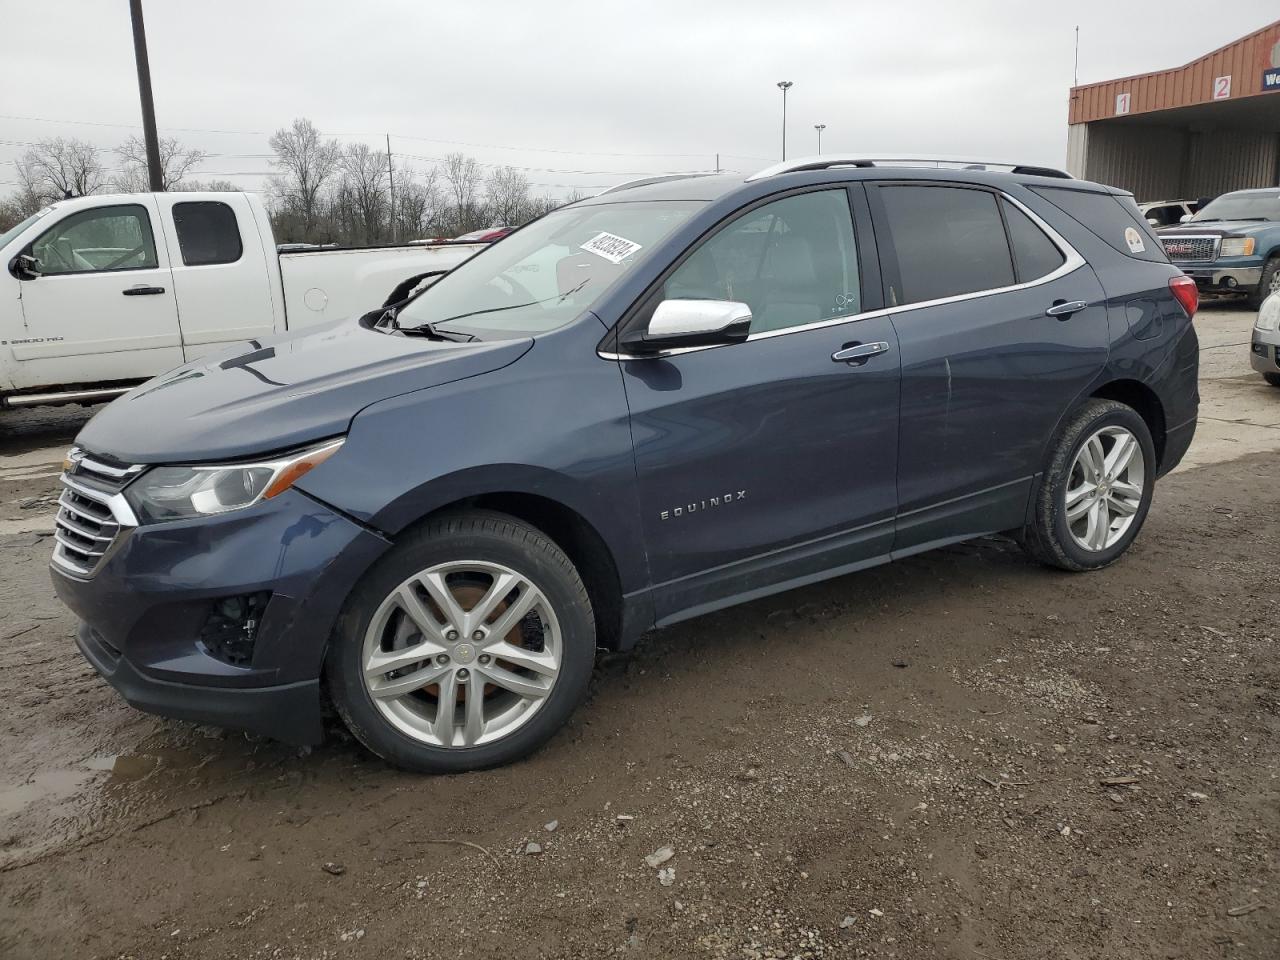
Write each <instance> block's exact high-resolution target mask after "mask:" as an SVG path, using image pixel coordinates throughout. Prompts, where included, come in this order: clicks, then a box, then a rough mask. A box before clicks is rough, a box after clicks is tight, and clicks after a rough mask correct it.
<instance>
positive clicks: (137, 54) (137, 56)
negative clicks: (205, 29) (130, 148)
mask: <svg viewBox="0 0 1280 960" xmlns="http://www.w3.org/2000/svg"><path fill="white" fill-rule="evenodd" d="M129 15H130V16H131V17H132V18H133V58H134V60H136V61H137V63H138V97H139V99H140V100H141V101H142V135H143V138H144V139H145V140H146V142H147V173H148V175H149V177H150V180H151V190H152V192H153V193H162V192H164V171H163V170H162V169H161V168H160V138H159V137H158V136H157V135H156V105H155V102H154V101H153V100H152V99H151V64H150V62H149V61H148V60H147V29H146V27H145V26H143V23H142V0H129Z"/></svg>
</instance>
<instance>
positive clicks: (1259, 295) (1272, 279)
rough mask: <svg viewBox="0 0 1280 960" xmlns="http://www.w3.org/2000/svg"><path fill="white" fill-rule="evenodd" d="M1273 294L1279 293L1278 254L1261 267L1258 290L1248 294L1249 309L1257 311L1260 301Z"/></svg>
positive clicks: (1279, 262) (1279, 271)
mask: <svg viewBox="0 0 1280 960" xmlns="http://www.w3.org/2000/svg"><path fill="white" fill-rule="evenodd" d="M1273 293H1280V254H1277V255H1273V256H1272V257H1270V258H1269V259H1268V260H1267V262H1266V263H1264V264H1263V265H1262V276H1261V277H1260V278H1259V279H1258V288H1257V289H1256V290H1254V291H1253V292H1252V293H1251V294H1249V308H1250V309H1251V310H1257V309H1258V308H1259V307H1261V306H1262V301H1263V300H1265V299H1267V297H1269V296H1271V294H1273Z"/></svg>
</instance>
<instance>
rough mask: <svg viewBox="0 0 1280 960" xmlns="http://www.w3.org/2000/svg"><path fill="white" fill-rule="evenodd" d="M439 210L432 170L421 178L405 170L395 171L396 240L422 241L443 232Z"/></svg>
mask: <svg viewBox="0 0 1280 960" xmlns="http://www.w3.org/2000/svg"><path fill="white" fill-rule="evenodd" d="M443 206H444V205H443V203H442V202H441V197H440V184H439V174H438V173H437V172H436V168H435V167H432V168H431V169H430V171H428V172H427V174H426V176H424V177H422V178H419V177H418V176H417V175H416V174H415V173H414V171H413V170H412V169H410V168H408V167H405V168H403V169H402V170H397V171H396V209H395V218H396V229H395V235H396V236H398V237H400V238H401V239H402V240H425V239H427V238H429V237H432V236H434V235H436V234H438V233H441V232H443V230H444V225H443V224H442V223H441V222H440V221H441V218H442V215H443V212H444V210H443Z"/></svg>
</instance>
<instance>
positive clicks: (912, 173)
mask: <svg viewBox="0 0 1280 960" xmlns="http://www.w3.org/2000/svg"><path fill="white" fill-rule="evenodd" d="M1041 169H1042V168H1038V167H1023V168H1020V170H1021V171H1024V172H1013V171H1003V170H980V169H966V168H955V167H922V166H908V165H903V166H896V165H888V164H886V165H877V166H852V165H848V166H845V165H833V166H830V167H826V168H824V169H821V170H811V169H810V170H796V171H788V172H784V173H773V174H768V173H766V174H765V175H763V176H760V175H755V174H752V175H746V176H744V175H743V174H741V173H729V174H690V175H688V176H683V177H677V176H668V177H662V178H660V179H656V178H655V179H654V180H653V181H640V182H638V183H635V184H630V183H623V184H619V185H618V186H616V187H612V188H610V189H609V190H606V191H605V192H604V193H600V194H597V195H596V196H594V197H589V198H587V199H585V200H580V201H579V202H578V204H579V205H582V206H595V205H599V204H606V203H641V202H645V201H655V200H656V201H678V200H696V201H706V202H709V201H714V200H719V199H720V198H722V197H724V196H726V195H728V194H730V193H733V192H735V191H737V190H741V189H745V188H748V187H757V188H759V187H762V186H764V185H771V186H773V187H774V188H775V189H777V190H785V189H787V188H788V187H792V186H807V185H809V184H818V183H840V182H855V181H859V180H941V181H949V182H952V183H954V182H960V183H975V184H982V185H985V186H992V187H1002V186H1005V185H1008V184H1010V183H1016V184H1022V185H1033V184H1034V185H1036V186H1040V187H1056V188H1060V189H1067V190H1081V191H1087V192H1092V193H1099V192H1102V193H1111V194H1117V195H1121V196H1128V193H1127V192H1126V191H1124V190H1119V189H1117V188H1115V187H1109V186H1106V185H1105V184H1100V183H1094V182H1092V181H1090V180H1077V179H1074V178H1070V177H1067V176H1066V175H1065V174H1057V175H1049V176H1044V175H1040V173H1039V171H1040V170H1041ZM1055 173H1056V172H1055ZM753 192H755V191H753ZM770 192H772V191H770Z"/></svg>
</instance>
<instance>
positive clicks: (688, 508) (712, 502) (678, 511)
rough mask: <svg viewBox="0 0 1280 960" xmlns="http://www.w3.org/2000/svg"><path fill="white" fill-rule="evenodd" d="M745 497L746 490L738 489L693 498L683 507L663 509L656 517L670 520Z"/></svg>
mask: <svg viewBox="0 0 1280 960" xmlns="http://www.w3.org/2000/svg"><path fill="white" fill-rule="evenodd" d="M745 499H747V491H745V490H739V491H738V492H737V493H726V494H722V495H721V496H718V497H711V498H710V499H708V500H695V501H694V502H693V503H686V504H685V505H684V506H683V507H675V508H674V509H671V510H663V511H662V512H661V513H660V514H658V518H659V519H661V520H670V519H672V518H673V517H683V516H685V515H687V514H690V513H697V512H698V511H699V510H710V509H712V508H713V507H720V506H724V505H725V504H728V503H733V502H734V501H736V500H745Z"/></svg>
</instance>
